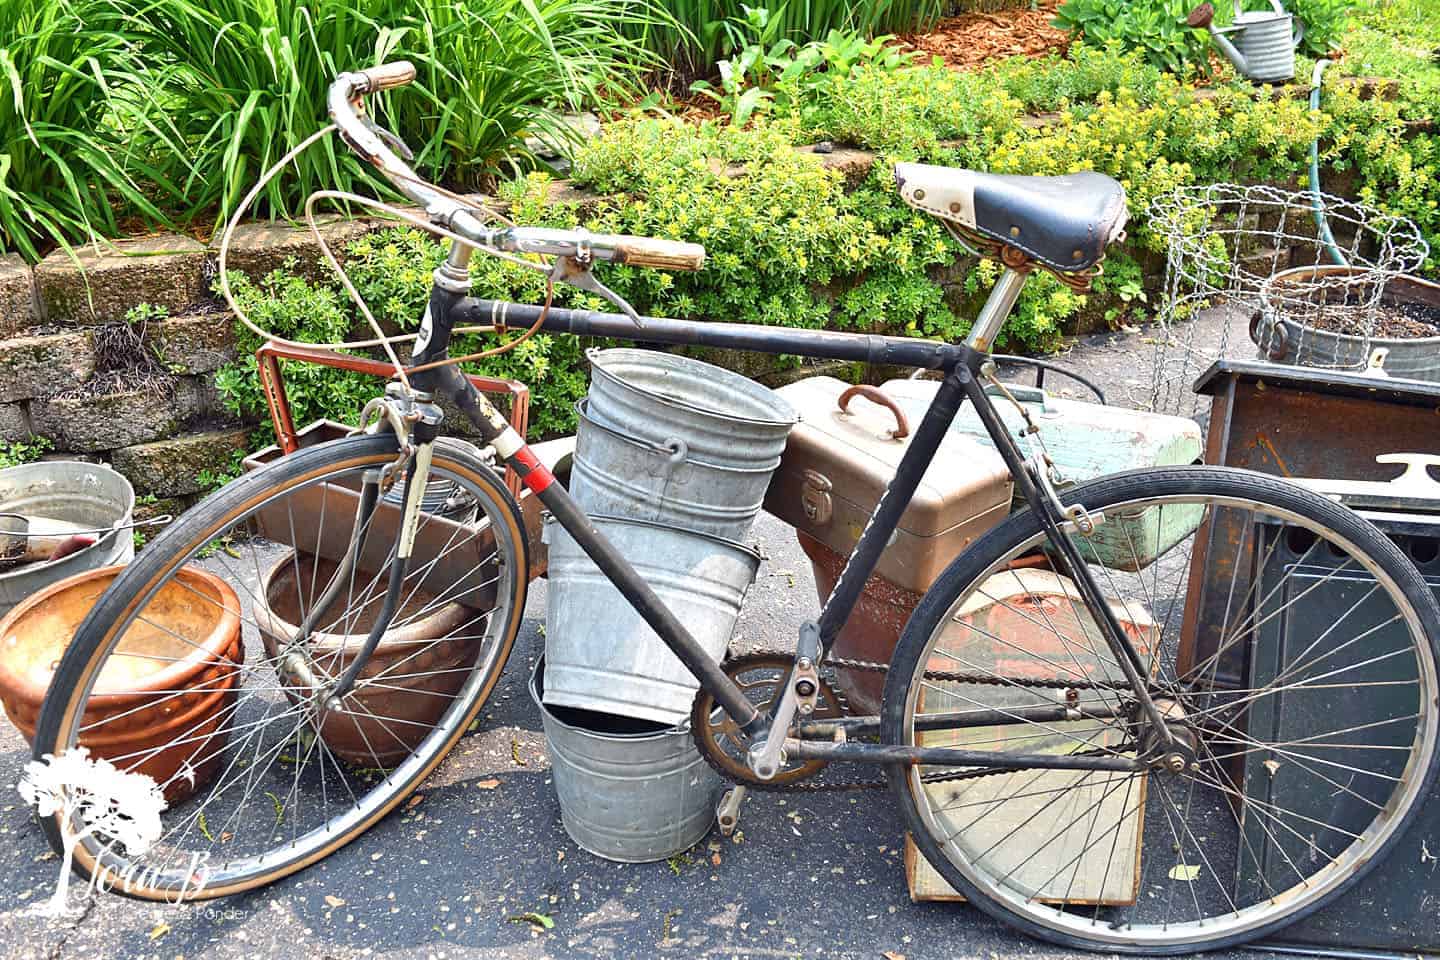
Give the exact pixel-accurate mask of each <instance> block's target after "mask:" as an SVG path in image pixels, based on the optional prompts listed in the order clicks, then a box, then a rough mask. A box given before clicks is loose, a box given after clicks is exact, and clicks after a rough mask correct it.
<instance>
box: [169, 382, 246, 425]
mask: <svg viewBox="0 0 1440 960" xmlns="http://www.w3.org/2000/svg"><path fill="white" fill-rule="evenodd" d="M175 414H176V416H177V417H179V419H180V421H181V422H182V423H188V422H191V421H194V420H205V421H209V422H211V423H215V422H224V423H236V422H238V420H237V418H236V416H235V414H233V413H231V412H230V411H229V410H227V409H226V408H225V404H224V402H223V401H222V400H221V399H220V391H219V388H218V387H216V385H215V374H213V373H201V374H197V375H195V376H193V377H181V378H179V379H178V380H177V381H176V382H175Z"/></svg>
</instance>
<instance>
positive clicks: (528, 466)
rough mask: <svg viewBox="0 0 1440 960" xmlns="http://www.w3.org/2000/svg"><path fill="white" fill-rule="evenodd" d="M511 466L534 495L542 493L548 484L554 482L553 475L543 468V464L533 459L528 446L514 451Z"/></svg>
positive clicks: (533, 455) (533, 456)
mask: <svg viewBox="0 0 1440 960" xmlns="http://www.w3.org/2000/svg"><path fill="white" fill-rule="evenodd" d="M511 465H512V466H514V467H515V470H516V472H517V473H519V474H520V479H521V480H523V481H524V482H525V486H527V487H529V488H530V489H531V491H533V492H534V493H544V492H545V490H546V489H547V488H548V487H549V486H550V484H552V483H554V482H555V474H553V473H551V472H550V471H549V470H547V469H546V468H545V464H543V463H541V462H540V461H539V460H538V459H537V458H536V457H535V454H534V453H532V452H531V450H530V448H529V447H528V446H526V447H521V448H520V449H519V450H516V451H515V459H514V461H513V463H512V464H511Z"/></svg>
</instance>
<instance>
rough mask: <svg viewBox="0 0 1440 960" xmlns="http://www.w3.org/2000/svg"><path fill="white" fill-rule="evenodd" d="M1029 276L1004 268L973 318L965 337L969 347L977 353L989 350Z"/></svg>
mask: <svg viewBox="0 0 1440 960" xmlns="http://www.w3.org/2000/svg"><path fill="white" fill-rule="evenodd" d="M1029 278H1030V274H1029V272H1028V271H1020V270H1015V269H1012V268H1011V267H1006V268H1005V272H1004V273H1002V274H1001V275H1000V279H999V280H997V281H995V286H994V287H992V288H991V289H990V296H989V297H988V298H987V299H986V300H985V306H984V307H982V308H981V309H980V315H979V316H978V317H976V318H975V325H974V326H972V327H971V328H970V335H969V336H968V337H966V338H965V342H966V343H967V344H968V345H969V346H970V348H971V349H973V350H974V351H975V352H977V353H989V352H990V348H991V347H992V346H994V344H995V338H996V337H998V336H1000V328H1001V327H1003V326H1004V325H1005V320H1006V319H1007V318H1008V317H1009V316H1010V311H1011V310H1013V309H1015V301H1016V300H1017V299H1019V297H1020V291H1021V290H1023V289H1025V281H1026V280H1028V279H1029Z"/></svg>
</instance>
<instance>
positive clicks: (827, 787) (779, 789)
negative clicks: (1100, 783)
mask: <svg viewBox="0 0 1440 960" xmlns="http://www.w3.org/2000/svg"><path fill="white" fill-rule="evenodd" d="M794 655H795V654H794V652H793V651H787V650H752V651H751V652H749V653H747V654H744V655H742V656H739V657H734V658H732V659H730V660H728V661H726V662H725V663H723V664H721V667H722V668H726V667H738V668H741V669H744V668H746V664H747V662H753V661H758V660H764V659H780V660H789V659H792V658H793V657H794ZM821 668H822V669H827V670H834V669H840V670H859V671H864V672H867V673H889V671H890V665H889V664H885V663H880V662H878V661H875V660H857V659H853V658H850V657H834V656H832V657H827V658H826V659H825V661H824V663H823V664H821ZM924 679H926V680H938V681H941V682H944V683H973V684H984V685H987V686H1001V687H1008V686H1020V687H1029V688H1034V689H1051V690H1125V691H1128V690H1129V689H1130V687H1129V685H1128V684H1126V683H1114V682H1110V683H1096V682H1094V681H1088V680H1087V681H1074V680H1043V679H1039V678H1034V677H997V676H993V675H989V674H969V673H958V672H952V671H947V670H926V671H925V673H924ZM835 692H836V694H837V695H838V699H839V702H840V704H841V705H842V707H843V708H845V709H846V710H847V711H848V709H849V705H848V704H847V703H846V702H845V700H844V697H843V694H840V691H839V690H836V691H835ZM706 696H707V694H706V692H705V690H704V689H703V688H702V689H701V690H700V691H699V692H698V693H697V694H696V709H695V714H696V715H697V716H698V715H699V714H700V707H699V704H700V702H701V700H702V699H703V698H705V697H706ZM846 715H850V714H848V712H847V714H846ZM690 733H691V737H692V738H693V739H694V741H695V744H696V746H697V747H698V748H699V751H700V755H701V756H702V757H704V758H705V762H706V763H708V764H709V765H710V766H711V768H713V769H714V770H715V771H717V772H718V773H719V774H720V775H721V776H722V777H724V778H725V779H727V780H731V781H735V782H736V783H737V785H739V786H744V787H746V788H748V789H751V790H758V791H761V792H763V793H836V792H848V791H854V790H878V789H881V788H883V787H887V786H889V785H890V781H888V780H862V781H857V782H854V783H816V782H811V781H803V782H795V783H784V784H782V783H775V782H773V781H770V780H762V779H760V778H759V777H754V776H750V777H737V776H736V771H735V770H734V769H733V768H732V767H730V766H728V765H726V764H724V762H723V761H720V760H718V759H716V757H715V755H714V754H713V753H712V750H718V749H719V744H716V743H714V742H713V741H710V740H709V739H708V738H707V736H706V734H705V733H704V732H702V730H701V725H699V724H694V723H692V724H691V729H690ZM1114 753H1115V751H1114V750H1082V751H1077V752H1076V753H1075V754H1074V756H1077V757H1083V756H1109V755H1113V754H1114ZM1014 772H1015V771H1014V770H1013V769H1012V768H1000V767H997V768H993V769H984V770H965V771H957V772H954V773H933V774H927V775H923V776H922V777H921V778H920V779H921V782H923V783H926V784H930V783H951V782H957V781H962V780H978V779H980V778H982V777H993V776H997V775H999V774H1003V773H1014ZM818 773H819V771H817V775H818Z"/></svg>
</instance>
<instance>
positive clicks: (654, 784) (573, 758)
mask: <svg viewBox="0 0 1440 960" xmlns="http://www.w3.org/2000/svg"><path fill="white" fill-rule="evenodd" d="M530 696H531V697H533V698H534V700H535V703H536V705H537V706H539V708H540V718H541V723H542V724H543V726H544V728H545V742H546V744H547V745H548V747H549V751H550V770H551V774H552V776H553V777H554V779H555V793H556V795H557V796H558V797H559V800H560V820H561V822H562V823H563V824H564V826H565V832H566V833H568V834H569V835H570V839H572V840H574V841H575V842H576V843H577V844H579V845H580V846H581V847H582V848H584V849H585V850H588V851H590V852H591V853H593V854H595V855H596V856H600V857H604V858H606V859H607V860H618V861H620V862H622V863H647V862H649V861H652V860H664V859H665V858H667V857H673V856H675V855H676V854H677V853H681V852H683V851H685V850H688V849H689V848H691V847H693V846H694V845H695V844H696V843H698V842H700V840H701V839H702V838H704V836H705V834H707V833H709V832H710V825H711V824H712V823H714V822H715V801H716V799H717V798H718V796H719V793H720V789H721V787H723V786H724V784H723V783H722V782H721V780H720V776H719V774H717V773H716V772H715V771H714V770H713V769H711V767H710V765H709V764H708V763H706V762H705V760H704V759H703V758H702V757H701V756H700V754H699V752H698V751H697V750H696V749H695V743H694V741H693V740H692V739H691V738H690V730H689V727H688V725H681V726H665V725H664V724H657V723H649V722H647V721H644V720H631V719H627V718H624V717H615V716H611V715H608V714H599V713H592V712H590V711H585V710H571V709H568V708H566V707H551V706H547V705H546V703H545V699H546V698H545V658H544V657H541V658H540V659H539V660H538V661H536V663H535V670H534V672H533V673H532V674H531V676H530Z"/></svg>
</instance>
